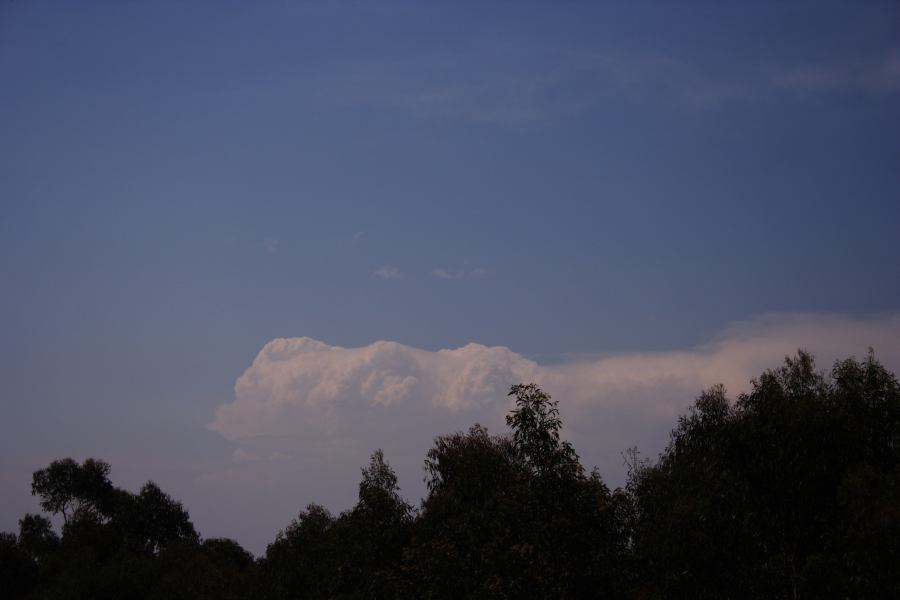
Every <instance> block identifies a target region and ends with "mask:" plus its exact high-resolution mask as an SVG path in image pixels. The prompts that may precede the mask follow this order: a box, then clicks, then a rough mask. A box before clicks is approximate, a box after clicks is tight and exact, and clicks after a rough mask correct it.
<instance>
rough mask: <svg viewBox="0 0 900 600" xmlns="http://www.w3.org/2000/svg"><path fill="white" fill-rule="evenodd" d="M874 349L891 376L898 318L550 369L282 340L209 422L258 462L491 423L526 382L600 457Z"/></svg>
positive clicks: (899, 353) (763, 321)
mask: <svg viewBox="0 0 900 600" xmlns="http://www.w3.org/2000/svg"><path fill="white" fill-rule="evenodd" d="M870 346H871V347H874V348H875V349H876V351H877V354H878V356H879V357H880V358H881V359H882V361H883V362H885V364H886V365H887V366H888V367H889V368H893V369H895V370H896V369H897V368H898V367H900V314H893V315H882V316H877V317H868V318H850V317H845V316H838V315H803V314H800V315H797V314H795V315H769V316H764V317H759V318H756V319H752V320H749V321H745V322H741V323H737V324H734V325H732V326H731V327H729V328H727V329H726V330H725V331H723V332H722V333H721V335H720V336H718V338H717V339H715V340H713V341H711V342H710V343H708V344H706V345H703V346H700V347H697V348H692V349H689V350H684V351H672V352H652V353H643V354H638V353H631V354H618V355H608V356H601V357H583V358H580V359H575V360H570V361H566V362H562V363H557V364H550V365H541V364H538V363H537V362H535V361H532V360H529V359H528V358H526V357H524V356H522V355H521V354H517V353H516V352H513V351H512V350H510V349H508V348H505V347H502V346H495V347H487V346H482V345H480V344H469V345H467V346H463V347H462V348H457V349H452V350H438V351H429V350H423V349H419V348H414V347H411V346H406V345H403V344H399V343H396V342H385V341H379V342H374V343H372V344H370V345H367V346H363V347H359V348H342V347H338V346H332V345H329V344H326V343H324V342H321V341H317V340H313V339H310V338H306V337H301V338H279V339H274V340H272V341H270V342H269V343H267V344H266V345H265V346H264V347H263V348H262V350H261V351H260V352H259V354H258V356H257V357H256V359H255V360H254V361H253V364H252V365H251V366H250V367H249V368H248V369H247V370H246V372H245V373H244V374H243V375H242V376H241V377H240V378H239V379H238V380H237V383H236V385H235V398H234V400H233V401H232V402H229V403H227V404H223V405H221V406H219V407H218V409H217V411H216V414H215V418H214V419H213V421H212V422H211V423H210V424H209V428H210V429H212V430H214V431H217V432H219V433H220V434H222V435H223V436H224V437H225V438H227V439H229V440H232V441H235V442H237V443H238V444H240V445H241V448H240V452H237V453H236V455H235V456H236V458H237V459H242V458H243V459H247V458H249V457H252V456H256V454H254V453H253V452H252V451H251V449H252V448H253V447H254V446H259V443H260V442H259V441H260V440H263V439H264V440H266V443H265V447H266V451H265V453H264V454H263V455H262V456H263V457H269V456H272V457H286V456H290V453H289V452H287V453H286V452H285V451H283V449H280V448H279V447H278V444H277V443H275V442H273V440H279V439H283V440H293V441H292V442H291V444H289V445H290V446H291V447H292V448H293V449H294V451H296V450H297V448H298V446H297V444H298V443H299V442H298V440H304V442H303V443H307V444H315V445H316V447H317V448H320V449H321V448H324V447H327V446H328V444H332V443H334V444H346V443H348V442H350V441H353V442H354V443H368V445H370V446H372V447H373V448H374V447H377V446H381V445H385V444H387V443H389V442H390V441H394V442H397V440H402V439H404V438H405V437H408V438H409V439H413V438H416V439H418V438H419V437H421V436H422V431H423V430H424V431H426V432H427V436H428V437H430V436H433V435H437V434H440V433H445V432H447V431H449V430H452V429H454V428H458V427H459V426H461V425H462V426H464V424H465V423H472V422H475V421H480V422H482V423H485V424H487V425H489V426H491V427H493V428H494V429H500V428H502V426H503V419H502V417H503V415H504V414H505V413H506V412H507V411H508V410H509V408H510V401H509V399H508V398H507V396H506V392H507V390H508V389H509V386H510V385H511V384H514V383H519V382H529V381H535V382H537V383H539V384H541V385H542V386H543V387H544V389H545V390H547V391H548V392H550V393H551V394H553V395H554V397H555V398H557V399H559V400H560V401H561V402H560V407H561V409H562V411H563V417H564V421H565V423H566V430H567V434H568V435H569V436H570V438H571V439H573V441H575V442H576V445H578V444H580V445H581V447H582V449H583V454H584V455H585V458H586V460H588V461H591V462H597V463H609V462H610V461H617V460H619V453H620V452H621V451H622V450H623V449H625V448H627V447H629V446H630V445H634V444H641V442H644V441H646V440H647V438H648V434H649V435H652V436H656V438H659V437H660V434H661V432H662V439H656V442H658V443H651V444H649V445H650V446H651V447H658V446H659V445H660V444H661V443H664V442H665V438H664V432H665V431H666V430H667V429H668V428H669V427H671V425H672V424H674V421H675V419H676V417H677V415H678V414H679V413H681V412H683V411H684V410H685V409H686V407H687V406H689V405H690V403H691V401H692V399H693V398H694V397H696V396H697V394H698V393H699V392H700V391H701V390H703V389H704V388H707V387H709V386H710V385H712V384H715V383H724V384H725V385H726V387H727V388H728V390H729V392H730V393H731V394H732V395H734V394H736V393H739V392H741V391H745V390H747V389H748V388H749V386H750V383H749V382H750V380H751V378H753V377H755V376H758V375H759V374H760V373H761V372H762V371H763V370H764V369H766V368H769V367H774V366H777V365H778V364H779V363H780V361H781V360H782V358H783V357H784V356H786V355H789V354H793V353H794V352H796V350H797V349H798V348H806V349H809V350H810V351H812V352H813V353H814V354H815V355H816V356H817V358H818V364H819V365H820V367H822V368H827V367H829V366H830V364H831V363H832V362H833V361H834V360H837V359H839V358H842V357H845V356H847V355H851V354H852V355H856V356H863V355H864V354H865V352H866V351H867V349H868V347H870ZM645 445H646V444H645ZM301 446H302V444H301ZM310 447H311V446H310ZM417 450H420V449H418V448H417ZM592 459H593V460H592Z"/></svg>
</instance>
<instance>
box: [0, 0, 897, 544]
mask: <svg viewBox="0 0 900 600" xmlns="http://www.w3.org/2000/svg"><path fill="white" fill-rule="evenodd" d="M898 167H900V5H898V4H897V3H895V2H858V1H857V2H753V3H723V2H687V3H677V6H676V5H675V4H673V3H663V2H660V3H653V2H639V3H620V2H615V3H515V4H514V5H513V4H510V3H485V2H480V3H464V2H454V3H431V2H351V3H332V2H312V3H300V2H286V1H282V2H255V3H244V2H189V3H176V2H152V3H138V2H78V3H72V2H42V1H35V0H28V1H15V2H11V1H9V0H0V282H2V286H0V290H2V293H0V407H2V415H3V418H2V419H0V530H12V529H15V527H16V520H17V519H18V518H20V517H21V515H22V513H24V512H25V511H26V510H31V511H34V510H36V507H37V505H36V502H35V501H34V500H33V499H32V498H31V497H30V496H29V495H28V491H29V484H30V474H31V472H32V471H34V470H35V469H37V468H40V467H42V466H45V465H46V464H47V463H48V462H49V461H50V460H52V459H54V458H58V457H62V456H69V455H71V456H74V457H76V458H80V459H81V458H85V457H87V456H96V457H98V458H103V459H105V460H107V461H109V462H110V463H111V464H112V466H113V473H112V476H113V479H114V481H115V482H116V483H117V484H119V485H124V486H128V487H132V488H133V487H136V486H138V485H139V484H140V483H141V482H143V481H145V480H147V479H154V480H156V481H157V482H158V483H160V485H161V486H162V487H163V489H165V490H166V491H169V492H170V493H172V494H173V495H174V496H176V497H178V498H179V499H181V500H183V501H184V502H185V504H186V505H187V507H188V509H189V510H190V511H191V514H192V517H193V518H194V520H195V522H196V523H197V524H198V526H199V527H200V529H201V531H202V533H203V534H205V535H207V536H230V537H235V538H237V539H238V540H239V541H240V542H241V543H243V544H246V545H247V546H248V548H250V549H251V550H253V551H255V552H260V551H262V550H263V549H264V547H265V543H266V541H270V540H271V539H272V538H273V537H274V534H275V531H277V529H278V528H279V527H282V526H284V525H286V524H287V522H288V521H289V520H290V518H292V517H293V516H294V515H295V514H296V512H297V510H299V508H301V507H302V506H304V505H305V504H306V503H308V502H311V501H321V502H324V503H325V504H327V505H328V506H329V507H331V508H332V509H334V510H340V509H342V508H346V507H348V506H349V503H351V502H352V501H353V494H354V493H355V487H356V484H357V482H358V477H357V475H358V468H359V466H361V465H362V464H363V463H365V462H366V457H367V455H368V453H369V452H371V450H373V449H374V448H375V447H378V446H380V445H381V446H385V449H386V452H387V458H388V459H389V460H390V461H392V462H393V463H395V464H396V465H397V467H398V472H399V474H400V476H401V485H403V486H404V489H406V490H408V491H409V493H410V495H411V496H415V495H416V494H418V493H420V491H421V472H420V470H419V466H420V465H421V460H422V458H423V455H424V451H425V449H427V444H428V443H429V440H430V439H431V438H432V437H433V436H434V435H437V434H440V433H446V432H448V431H450V430H452V429H454V428H459V427H466V426H467V425H468V424H471V423H472V422H474V421H475V420H481V421H482V422H484V423H485V424H487V425H488V426H489V427H491V428H492V429H495V430H499V429H501V428H502V415H503V413H504V411H505V410H507V408H508V405H507V404H506V398H505V394H504V390H505V388H506V387H508V385H509V384H510V383H515V382H516V381H513V380H514V379H522V378H533V379H536V380H539V381H541V383H542V384H543V385H545V387H547V389H548V391H550V392H551V393H552V394H554V396H556V397H557V398H558V399H559V400H560V401H561V403H562V404H561V406H562V411H563V418H564V420H565V418H566V415H567V411H569V414H571V415H572V421H573V422H572V423H570V431H571V434H572V436H573V437H574V439H575V441H576V449H581V453H582V457H583V459H584V461H585V462H586V463H588V464H598V465H600V466H601V471H602V472H604V473H606V474H608V478H609V479H610V480H611V481H612V482H616V481H617V478H620V477H621V469H620V468H619V467H620V462H621V461H620V459H619V453H620V452H621V451H622V450H624V449H625V448H627V447H629V446H632V445H635V444H637V445H640V446H641V447H643V448H646V449H647V450H648V452H649V453H651V454H653V453H655V452H657V451H658V450H659V449H660V448H661V447H662V445H663V444H664V443H665V432H666V430H667V429H668V428H669V427H670V426H671V425H672V423H674V418H675V415H677V414H678V412H679V411H680V410H682V409H683V408H684V407H685V406H687V405H688V404H689V403H690V402H691V399H692V398H693V397H694V396H695V395H696V393H697V392H699V390H700V388H701V387H702V386H705V385H709V384H711V383H715V381H717V380H723V381H726V382H728V383H730V384H731V385H730V386H729V387H730V388H731V389H733V390H734V391H739V390H740V389H741V385H742V383H743V384H746V381H747V380H748V379H749V377H752V376H753V375H755V374H758V372H759V369H762V368H764V367H767V366H774V365H775V364H777V363H778V362H779V361H780V360H781V358H782V357H783V356H784V354H785V353H787V352H791V349H792V348H796V347H798V346H805V347H809V348H810V350H812V351H813V352H816V353H817V354H819V356H820V358H821V359H822V361H823V362H822V364H821V366H823V367H827V366H828V362H829V361H831V360H834V359H835V358H838V357H840V356H843V355H846V354H853V353H855V354H857V355H859V354H861V353H862V352H864V351H865V349H866V347H868V346H874V347H875V349H876V351H877V352H878V353H879V355H880V356H882V357H883V359H884V360H885V362H886V363H887V364H888V366H889V367H891V368H893V369H895V370H898V369H900V320H898V314H900V242H898V229H900V168H898ZM282 338H284V339H282ZM295 338H296V339H295ZM300 338H309V339H300ZM378 341H388V342H391V343H389V344H376V343H375V342H378ZM441 351H442V352H441ZM245 371H246V373H245ZM567 402H569V404H567ZM382 440H383V441H382ZM579 444H580V446H579Z"/></svg>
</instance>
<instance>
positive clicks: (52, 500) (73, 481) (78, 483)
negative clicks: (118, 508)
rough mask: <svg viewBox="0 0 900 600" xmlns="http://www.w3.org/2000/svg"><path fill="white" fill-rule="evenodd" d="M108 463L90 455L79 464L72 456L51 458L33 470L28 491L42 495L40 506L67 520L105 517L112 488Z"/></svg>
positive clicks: (110, 506) (108, 510) (112, 492)
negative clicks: (52, 459)
mask: <svg viewBox="0 0 900 600" xmlns="http://www.w3.org/2000/svg"><path fill="white" fill-rule="evenodd" d="M108 475H109V464H107V463H105V462H103V461H101V460H96V459H93V458H89V459H87V460H85V461H84V463H82V464H80V465H79V464H78V463H77V462H76V461H74V460H73V459H71V458H64V459H62V460H54V461H53V462H51V463H50V465H49V466H48V467H47V468H46V469H41V470H39V471H35V473H34V476H33V477H32V483H31V493H32V494H33V495H35V496H39V497H40V499H41V508H43V509H44V510H46V511H47V512H50V513H52V514H54V515H57V514H61V515H62V516H63V520H64V521H65V522H66V523H68V522H69V519H71V518H72V517H75V516H87V517H92V518H97V519H102V518H107V517H109V515H110V514H111V512H112V508H113V506H112V505H113V501H114V489H113V486H112V483H110V481H109V477H108Z"/></svg>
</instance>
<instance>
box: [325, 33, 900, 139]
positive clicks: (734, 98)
mask: <svg viewBox="0 0 900 600" xmlns="http://www.w3.org/2000/svg"><path fill="white" fill-rule="evenodd" d="M529 51H530V54H528V57H527V59H525V60H523V58H522V57H521V56H520V55H518V54H516V53H513V52H511V51H507V52H506V53H503V52H497V53H495V54H494V55H493V56H491V60H488V61H485V60H484V55H483V53H475V52H474V51H471V50H470V51H468V52H467V51H460V54H459V56H457V57H456V59H457V62H458V63H461V64H468V60H469V59H468V58H466V57H467V56H469V54H471V55H472V58H471V60H472V62H473V64H474V63H476V62H477V63H478V64H479V67H480V68H479V69H471V73H477V75H472V74H471V73H468V72H466V70H464V69H458V68H451V67H450V66H448V65H447V61H444V60H441V59H440V58H439V57H433V56H432V57H414V58H409V59H405V60H404V61H397V62H393V63H384V62H383V63H370V64H366V65H365V67H361V66H360V65H353V66H350V65H348V66H347V68H346V70H344V71H343V72H338V73H337V74H336V75H334V77H333V78H332V79H331V80H330V82H328V83H326V84H324V86H323V88H324V89H331V93H332V94H337V96H338V99H339V100H340V101H342V102H345V103H349V104H376V105H382V106H386V107H393V108H396V109H400V110H403V111H406V112H408V113H409V114H411V115H412V116H415V117H417V118H441V119H444V118H461V119H467V120H472V121H479V122H486V123H493V124H496V125H501V126H521V125H527V124H528V123H533V122H537V121H541V120H545V119H548V118H556V117H561V116H569V115H573V114H579V113H583V112H585V111H590V110H593V109H594V108H596V107H598V106H599V105H601V104H602V103H604V102H607V101H610V100H615V101H622V102H627V103H632V104H639V105H644V104H649V103H659V102H669V103H676V104H679V105H681V106H684V107H687V108H691V109H698V110H705V109H715V108H719V107H722V106H725V105H732V104H747V103H754V102H760V101H767V102H768V101H773V100H777V99H778V98H779V97H781V96H783V95H785V94H794V93H797V92H804V93H847V94H861V95H866V96H882V95H886V94H895V93H897V92H900V49H897V48H895V49H891V50H889V51H887V52H883V53H880V54H872V55H869V56H865V57H860V58H858V59H856V60H852V61H848V60H837V59H823V60H820V61H817V62H816V61H810V62H788V61H786V62H785V63H771V62H770V63H763V64H758V65H753V66H745V67H744V68H743V70H737V71H730V72H728V73H721V72H718V71H716V70H714V69H711V68H710V66H709V65H706V64H703V63H702V62H699V61H697V60H696V59H694V60H689V59H684V58H676V57H671V56H657V55H653V54H640V53H635V52H625V51H590V52H588V51H579V50H563V51H560V50H556V49H554V50H546V51H543V52H540V51H537V52H535V50H534V48H530V49H529ZM476 56H477V58H478V60H477V61H476V58H475V57H476ZM523 63H524V64H525V65H527V68H523ZM373 73H377V74H378V76H377V77H376V76H373V75H372V74H373ZM332 99H335V98H334V97H332Z"/></svg>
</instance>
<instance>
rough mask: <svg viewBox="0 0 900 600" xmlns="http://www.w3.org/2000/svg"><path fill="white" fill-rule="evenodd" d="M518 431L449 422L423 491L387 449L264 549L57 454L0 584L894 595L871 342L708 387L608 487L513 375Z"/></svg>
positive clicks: (7, 537)
mask: <svg viewBox="0 0 900 600" xmlns="http://www.w3.org/2000/svg"><path fill="white" fill-rule="evenodd" d="M509 396H510V397H511V399H512V408H511V411H510V412H509V414H508V416H507V418H506V424H507V426H508V431H507V432H505V433H491V432H489V431H488V430H487V429H486V428H485V427H483V426H481V425H478V424H475V425H473V426H472V427H471V428H469V429H468V430H467V431H458V432H455V433H450V434H446V435H440V436H438V437H437V438H435V440H434V445H433V447H432V448H431V449H430V450H428V452H427V454H426V456H425V460H424V465H423V468H424V473H425V481H426V484H427V495H426V497H425V498H424V499H423V500H422V502H421V504H420V505H419V506H418V507H413V506H412V505H411V504H409V503H408V502H407V501H406V500H405V499H404V498H403V497H402V496H401V494H400V488H399V485H398V480H397V476H396V474H395V473H394V471H393V469H392V468H391V466H390V464H389V463H388V461H387V460H386V458H385V456H384V453H383V452H382V451H381V450H376V451H375V452H374V453H373V454H372V456H371V459H370V461H369V464H368V465H366V466H365V467H363V468H362V470H361V478H360V482H359V494H358V499H357V502H356V504H355V505H354V506H352V507H351V508H349V509H347V510H345V511H344V512H341V513H340V514H332V513H331V512H330V511H329V510H328V509H326V508H325V507H323V506H320V505H317V504H310V505H308V506H307V507H306V508H304V509H303V510H301V511H300V512H299V514H298V515H297V517H296V518H295V519H294V520H293V521H292V522H290V523H289V524H288V525H287V526H286V527H285V528H284V529H283V530H282V531H281V532H280V533H279V534H278V535H277V536H276V538H275V540H274V541H273V542H272V543H271V544H269V546H268V548H267V549H266V552H265V554H264V555H263V556H260V557H258V558H254V557H253V556H252V555H251V554H249V553H248V552H246V551H245V550H244V549H243V548H241V546H240V545H239V544H238V543H237V542H235V541H233V540H228V539H220V538H213V539H206V540H204V539H203V538H202V537H201V536H200V535H199V534H198V533H197V531H196V530H195V528H194V526H193V524H192V523H191V520H190V516H189V514H188V512H187V511H186V510H185V509H184V507H183V506H182V505H181V503H179V502H178V501H177V500H175V499H173V498H172V497H171V496H169V495H168V494H167V493H165V492H164V491H163V490H162V489H160V487H159V486H158V485H156V484H155V483H153V482H147V483H146V484H145V485H144V486H142V487H141V489H140V490H138V491H137V492H130V491H127V490H124V489H121V488H118V487H116V486H115V485H113V483H112V482H111V481H110V479H109V475H110V466H109V464H107V463H105V462H103V461H100V460H96V459H87V460H85V461H84V462H82V463H78V462H77V461H75V460H73V459H71V458H66V459H61V460H56V461H53V462H52V463H50V465H48V466H47V467H46V468H44V469H40V470H38V471H36V472H35V473H34V477H33V481H32V493H33V494H34V495H35V496H36V497H37V498H38V499H39V501H40V506H41V508H42V509H43V510H44V511H46V513H47V514H48V515H49V516H50V517H53V516H56V517H58V518H59V519H61V521H62V527H61V531H60V533H56V532H55V531H54V529H53V524H52V521H51V518H49V517H48V516H44V515H34V514H27V515H25V516H24V517H23V518H22V519H21V521H20V522H19V531H18V532H17V533H2V534H0V597H2V598H72V599H76V598H90V599H98V598H99V599H103V598H126V597H127V598H137V599H144V598H146V599H155V598H201V599H205V598H222V599H228V598H235V599H237V598H250V599H253V598H256V599H260V600H281V599H289V598H290V599H294V598H310V599H316V598H358V599H370V598H371V599H376V598H377V599H389V598H410V597H414V598H431V599H442V598H447V599H449V598H603V597H605V598H623V599H625V598H633V599H644V598H785V599H787V598H792V599H793V598H821V597H841V598H889V597H900V568H898V567H900V386H898V382H897V379H896V377H895V376H894V375H893V374H892V373H890V372H889V371H888V370H887V369H885V368H884V366H883V365H881V364H880V363H879V362H878V360H877V359H876V358H875V357H874V355H873V354H872V353H870V354H869V355H868V356H867V357H866V358H865V359H864V360H861V361H860V360H856V359H852V358H850V359H846V360H843V361H839V362H837V363H835V364H834V365H833V366H832V368H831V369H830V370H829V371H827V372H824V371H818V370H817V369H816V366H815V363H814V361H813V358H812V356H811V355H809V354H808V353H806V352H803V351H801V352H799V353H798V354H797V355H796V356H793V357H788V358H787V359H785V361H784V363H783V364H782V365H781V366H780V367H778V368H775V369H771V370H768V371H765V372H763V373H762V374H761V375H760V376H759V378H758V379H756V380H754V381H753V382H752V384H751V389H750V391H749V392H747V393H745V394H741V395H739V396H737V397H736V398H734V399H732V398H729V396H728V394H727V391H726V390H725V388H724V387H723V386H721V385H717V386H713V387H711V388H709V389H708V390H705V391H703V392H702V393H701V394H700V395H699V397H698V398H697V399H696V401H695V402H694V403H693V405H692V406H691V407H690V408H689V410H688V411H687V412H686V413H685V414H684V415H682V416H681V417H680V418H679V419H678V422H677V423H676V424H675V427H674V429H673V430H672V432H671V435H670V438H669V443H668V445H667V446H666V448H665V450H664V451H663V452H662V453H661V454H660V456H659V457H658V458H657V459H656V460H646V459H641V458H640V455H639V452H638V451H637V449H631V450H629V451H627V452H626V454H625V458H626V460H627V462H628V465H629V475H628V480H627V482H626V485H624V486H623V487H621V488H617V489H615V490H610V489H609V487H608V486H607V485H606V484H605V482H604V481H603V479H602V478H601V477H600V475H599V474H598V473H597V472H596V470H591V471H588V470H586V469H585V468H584V466H583V465H582V464H581V462H580V459H579V457H578V455H577V454H576V452H575V450H574V448H573V447H572V445H571V444H570V443H568V442H567V441H565V440H564V439H563V421H562V419H561V416H560V409H559V405H558V404H557V402H556V401H555V400H553V399H551V397H550V396H549V395H548V394H546V393H545V392H544V391H543V390H541V389H540V387H538V386H537V385H535V384H533V383H532V384H518V385H513V386H512V387H511V389H510V392H509Z"/></svg>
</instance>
